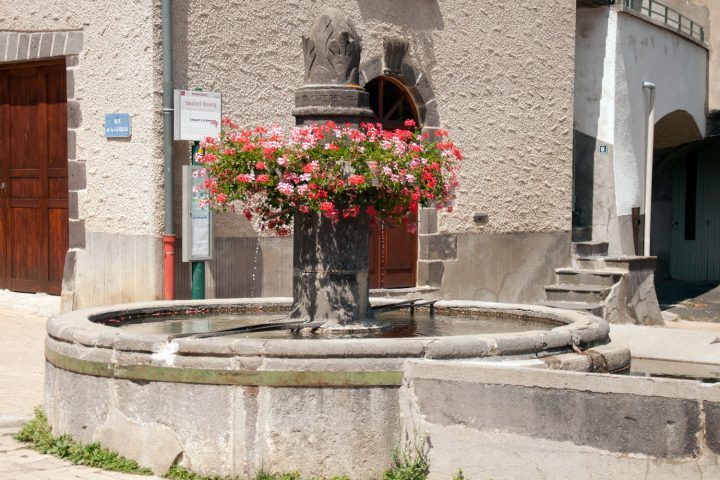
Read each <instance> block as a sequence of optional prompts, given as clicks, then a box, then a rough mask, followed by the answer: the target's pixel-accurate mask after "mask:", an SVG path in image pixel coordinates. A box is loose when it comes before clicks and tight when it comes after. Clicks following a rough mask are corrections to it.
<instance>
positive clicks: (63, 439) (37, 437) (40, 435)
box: [15, 407, 152, 475]
mask: <svg viewBox="0 0 720 480" xmlns="http://www.w3.org/2000/svg"><path fill="white" fill-rule="evenodd" d="M15 439H16V440H18V441H20V442H26V443H30V446H31V447H32V448H33V449H34V450H37V451H38V452H40V453H44V454H49V455H54V456H56V457H58V458H62V459H64V460H67V461H69V462H71V463H74V464H76V465H86V466H88V467H93V468H101V469H103V470H112V471H115V472H123V473H135V474H140V475H151V474H152V472H151V471H150V470H149V469H147V468H143V467H141V466H140V465H138V464H137V463H136V462H134V461H133V460H129V459H127V458H124V457H121V456H120V455H118V454H117V453H115V452H111V451H110V450H107V449H105V448H102V447H101V446H100V445H99V444H97V443H91V444H83V443H79V442H76V441H75V440H73V439H72V438H70V437H69V436H67V435H61V436H59V437H56V436H54V435H53V434H52V432H51V431H50V425H49V424H48V421H47V416H46V415H45V412H44V411H43V409H42V408H41V407H36V408H35V417H34V418H33V419H32V420H30V421H29V422H28V423H26V424H25V425H24V426H23V427H22V429H21V430H20V431H19V432H18V433H17V434H16V435H15Z"/></svg>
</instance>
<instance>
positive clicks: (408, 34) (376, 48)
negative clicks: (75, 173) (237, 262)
mask: <svg viewBox="0 0 720 480" xmlns="http://www.w3.org/2000/svg"><path fill="white" fill-rule="evenodd" d="M159 4H160V1H159V0H134V1H128V2H114V1H109V0H97V1H91V0H81V1H77V2H66V1H61V0H50V1H44V0H27V1H23V2H3V3H2V5H0V31H2V30H11V31H18V30H19V31H42V30H72V29H75V30H80V31H82V32H83V36H84V37H83V38H84V48H83V49H82V52H81V53H80V55H79V58H78V65H77V67H73V68H74V69H75V70H74V77H73V79H74V83H75V92H76V94H75V100H74V101H77V105H79V106H80V112H81V115H82V120H81V123H80V128H79V129H78V132H77V160H78V161H80V162H84V164H85V167H86V168H85V172H86V174H87V187H86V188H85V189H84V190H81V191H80V192H79V195H78V213H77V217H78V218H79V220H78V223H83V222H84V230H83V231H82V234H83V238H82V240H81V242H80V243H81V244H82V245H79V246H78V247H77V248H76V249H75V250H74V253H75V254H76V256H75V257H73V258H76V261H74V262H75V263H74V269H73V270H72V271H70V273H68V270H66V277H68V276H69V277H68V278H72V279H74V280H73V282H74V283H72V282H71V283H72V284H69V285H70V287H68V288H72V289H74V292H75V296H74V297H73V298H74V300H73V303H72V305H73V306H74V307H75V308H79V307H83V306H90V305H98V304H108V303H120V302H126V301H132V300H144V299H152V298H159V297H160V296H161V291H162V289H161V274H162V252H161V242H160V236H161V235H162V233H163V226H164V225H163V188H162V187H163V185H162V183H163V176H162V149H161V146H162V106H161V74H162V72H161V59H162V57H161V43H160V32H161V29H160V6H159ZM328 7H336V8H339V9H341V10H343V11H345V12H347V13H348V14H349V15H350V16H351V18H352V19H353V21H354V23H355V25H356V28H357V30H358V32H359V33H360V35H361V36H362V37H363V45H364V52H363V62H364V63H367V62H370V61H371V60H372V59H373V58H377V57H378V56H380V55H381V53H382V49H381V45H382V39H383V37H385V36H390V35H394V36H401V37H404V38H407V39H408V40H409V41H410V53H409V58H408V62H409V63H411V64H412V65H413V66H414V68H416V69H417V70H418V71H419V72H422V77H423V78H424V79H428V80H429V83H430V85H431V88H432V92H433V93H432V94H431V95H429V96H428V97H427V98H424V101H425V102H427V103H428V104H433V105H435V106H436V108H437V111H438V113H439V124H440V126H442V127H443V128H446V129H448V130H449V131H450V132H451V135H452V137H453V139H454V140H455V141H456V142H457V143H458V144H459V145H460V146H461V148H462V149H463V150H464V151H465V153H466V156H467V159H466V162H465V167H464V169H463V171H462V175H461V179H460V182H461V184H460V188H459V190H458V199H457V202H456V206H455V207H456V208H455V212H454V213H452V214H443V215H441V217H440V221H439V230H440V232H450V233H463V234H471V233H483V234H484V233H488V234H525V233H527V232H540V233H541V234H545V233H549V234H551V235H556V234H558V233H562V232H569V230H570V224H571V218H570V217H571V212H570V197H571V177H572V171H571V170H572V169H571V162H572V160H571V159H572V116H573V113H572V85H573V68H574V61H573V59H574V19H575V2H574V1H573V0H562V1H556V2H543V3H541V4H535V3H530V2H525V1H522V0H503V1H495V2H493V3H492V4H488V5H479V4H478V3H477V2H472V1H468V0H443V1H438V0H423V1H416V0H395V1H393V2H387V1H385V0H363V1H362V2H357V1H355V0H338V1H320V0H289V1H284V2H277V1H270V0H261V1H252V2H251V1H244V2H232V3H228V2H226V1H224V0H203V1H200V0H175V1H173V13H174V15H173V28H174V32H173V33H174V62H175V69H174V75H175V87H176V88H182V87H188V88H193V87H202V88H204V89H206V90H214V91H220V92H222V93H223V95H224V111H225V112H226V113H227V114H230V115H231V116H233V117H234V118H235V119H236V120H237V121H239V122H240V123H241V124H245V125H255V124H268V123H279V124H281V125H284V126H286V127H290V126H291V125H292V124H293V118H292V116H291V113H290V112H291V109H292V107H293V101H294V92H295V91H296V90H297V88H298V87H300V86H301V83H302V76H303V74H302V70H303V58H302V51H301V48H300V36H301V35H302V34H304V33H306V32H307V31H308V29H309V28H310V26H311V24H312V22H313V20H314V19H315V17H316V16H317V15H319V14H320V13H322V12H323V11H324V10H325V9H326V8H328ZM111 112H128V113H130V114H131V117H132V129H133V135H132V138H131V139H130V140H107V139H105V138H104V135H103V133H104V132H103V122H104V114H105V113H111ZM175 153H176V160H175V166H176V171H179V167H180V165H181V164H183V163H188V162H189V156H188V153H189V150H188V145H187V143H184V142H176V146H175ZM175 185H176V187H178V188H177V190H176V196H175V206H176V209H177V210H176V211H177V215H176V219H179V207H180V201H179V199H180V192H179V175H176V182H175ZM474 212H484V213H487V214H489V218H490V221H489V223H488V224H487V225H485V226H478V225H475V224H474V222H473V220H472V218H473V213H474ZM218 217H219V218H218V222H217V223H216V227H217V229H216V234H217V235H218V236H221V237H250V236H254V235H256V234H257V233H256V232H254V231H253V230H252V229H251V228H250V226H249V225H248V224H247V223H246V222H245V220H244V219H242V218H239V217H227V216H224V218H223V217H222V216H218ZM178 223H179V222H177V223H176V231H179V224H178ZM77 231H81V230H77ZM85 231H86V232H85ZM85 233H86V234H85ZM493 238H496V237H493ZM552 238H555V237H552ZM563 238H564V237H563ZM240 240H242V238H241V239H238V241H240ZM563 241H564V240H563ZM240 243H242V242H240ZM561 243H562V242H561ZM498 244H507V245H509V244H510V243H508V242H499V243H498ZM523 245H524V244H523ZM563 245H564V243H563ZM518 248H520V247H518ZM520 250H521V251H517V252H516V251H515V250H512V249H508V251H507V252H505V253H506V254H507V255H510V256H512V257H513V258H516V259H517V262H516V263H518V265H520V266H521V265H524V264H525V260H524V259H525V258H526V257H529V256H532V255H536V256H540V257H543V256H545V253H546V252H545V251H544V250H543V251H538V252H534V253H533V252H530V251H529V250H528V249H527V248H525V247H522V248H520ZM564 250H566V249H565V248H563V251H564ZM553 251H554V250H553ZM285 253H287V252H285ZM233 254H238V252H235V253H228V255H233ZM469 254H470V255H475V253H474V252H470V253H469ZM178 255H179V251H178ZM556 256H558V255H555V256H553V258H555V257H556ZM275 257H277V255H275V254H273V258H272V259H271V260H272V261H274V262H275V263H277V265H275V264H273V265H271V266H272V267H273V268H270V267H268V268H267V269H265V270H267V271H271V272H275V271H276V270H277V271H284V270H283V268H284V266H285V265H286V264H289V262H288V261H287V260H288V259H289V257H288V256H287V255H286V257H287V258H286V257H283V258H282V259H275ZM559 257H563V258H562V259H560V260H553V262H552V265H549V266H544V267H542V268H540V267H538V268H535V269H534V270H533V275H535V276H542V277H543V278H544V277H547V276H550V275H551V271H550V269H551V267H552V266H557V265H558V264H559V263H560V262H563V261H564V256H563V255H559ZM263 261H264V260H263ZM450 261H452V262H456V263H457V264H458V265H464V264H465V259H460V258H458V259H451V260H450ZM281 264H282V265H281ZM185 266H186V265H185ZM185 266H183V267H182V268H184V267H185ZM275 267H278V268H275ZM280 267H283V268H280ZM450 267H452V265H451V266H449V267H448V271H449V272H450V271H453V269H452V268H450ZM505 267H507V266H506V265H499V266H497V268H495V267H493V272H495V270H497V272H496V275H495V277H497V279H499V280H498V284H504V280H503V279H504V278H505V275H509V274H511V272H510V270H508V269H507V268H505ZM513 268H515V267H513ZM518 268H519V267H518ZM460 270H463V269H462V268H461V269H460ZM506 270H508V271H506ZM183 272H184V270H183ZM463 272H464V270H463ZM463 272H461V273H462V274H463V275H464V274H466V273H467V272H464V273H463ZM181 273H182V272H181ZM239 273H242V272H239ZM469 273H473V272H469ZM214 274H215V273H214V272H212V271H211V272H210V277H211V278H210V279H209V281H210V282H211V283H212V281H213V278H212V275H214ZM525 277H527V278H530V277H528V275H525V276H524V277H523V278H525ZM68 278H66V280H67V279H68ZM463 278H464V277H463ZM533 278H535V277H533ZM538 278H539V277H538ZM454 281H455V282H456V283H458V285H460V286H462V285H463V284H464V283H467V282H464V281H462V280H457V279H455V280H454ZM472 281H475V280H472ZM478 281H479V280H478ZM543 281H545V280H538V281H533V282H532V283H533V285H532V286H529V287H528V288H529V289H530V290H527V289H526V290H527V291H531V290H532V292H534V293H533V294H532V296H533V297H535V296H537V295H538V292H539V291H540V290H539V288H540V287H539V286H540V285H542V282H543ZM283 288H285V287H283ZM283 291H285V290H283ZM523 291H525V290H523ZM273 292H274V290H273ZM263 293H266V292H265V291H263ZM462 294H463V292H460V293H459V294H457V295H456V294H453V295H455V296H456V297H458V298H465V297H463V296H462ZM513 295H515V294H513ZM505 296H507V295H505ZM501 297H502V296H499V297H498V298H499V299H504V298H505V297H502V298H501ZM508 298H510V297H508ZM512 298H513V299H517V300H521V299H520V298H516V297H515V296H513V297H512Z"/></svg>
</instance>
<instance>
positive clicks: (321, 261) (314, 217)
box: [290, 213, 373, 330]
mask: <svg viewBox="0 0 720 480" xmlns="http://www.w3.org/2000/svg"><path fill="white" fill-rule="evenodd" d="M369 231H370V220H369V218H368V217H367V215H358V216H357V217H355V218H345V219H341V220H339V221H338V222H337V223H333V222H332V221H330V220H329V219H327V218H325V217H323V216H322V215H320V214H318V213H308V214H303V213H296V214H295V236H294V238H293V300H294V302H293V310H292V313H291V314H290V317H291V318H292V319H293V320H305V319H306V320H308V321H315V322H325V324H324V325H323V328H326V329H327V328H329V329H350V330H352V329H356V328H361V329H365V328H367V327H368V326H369V322H368V320H371V319H372V318H373V314H372V308H371V307H370V304H369V302H368V266H369V264H368V253H369V243H370V236H369Z"/></svg>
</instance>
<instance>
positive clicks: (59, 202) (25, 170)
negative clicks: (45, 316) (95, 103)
mask: <svg viewBox="0 0 720 480" xmlns="http://www.w3.org/2000/svg"><path fill="white" fill-rule="evenodd" d="M67 250H68V162H67V88H66V73H65V63H64V61H60V62H57V61H56V62H45V63H27V64H15V65H8V66H0V288H6V289H10V290H14V291H19V292H46V293H50V294H59V293H60V290H61V283H62V276H63V266H64V261H65V254H66V252H67Z"/></svg>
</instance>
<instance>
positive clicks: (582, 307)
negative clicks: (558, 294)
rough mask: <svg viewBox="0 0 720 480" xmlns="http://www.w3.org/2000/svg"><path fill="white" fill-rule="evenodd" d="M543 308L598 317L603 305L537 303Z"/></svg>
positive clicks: (600, 314)
mask: <svg viewBox="0 0 720 480" xmlns="http://www.w3.org/2000/svg"><path fill="white" fill-rule="evenodd" d="M539 304H540V305H543V306H545V307H552V308H562V309H565V310H577V311H581V312H589V313H592V314H593V315H596V316H598V317H602V316H603V308H604V305H603V304H602V303H597V302H594V303H588V302H564V301H557V300H543V301H541V302H540V303H539Z"/></svg>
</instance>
